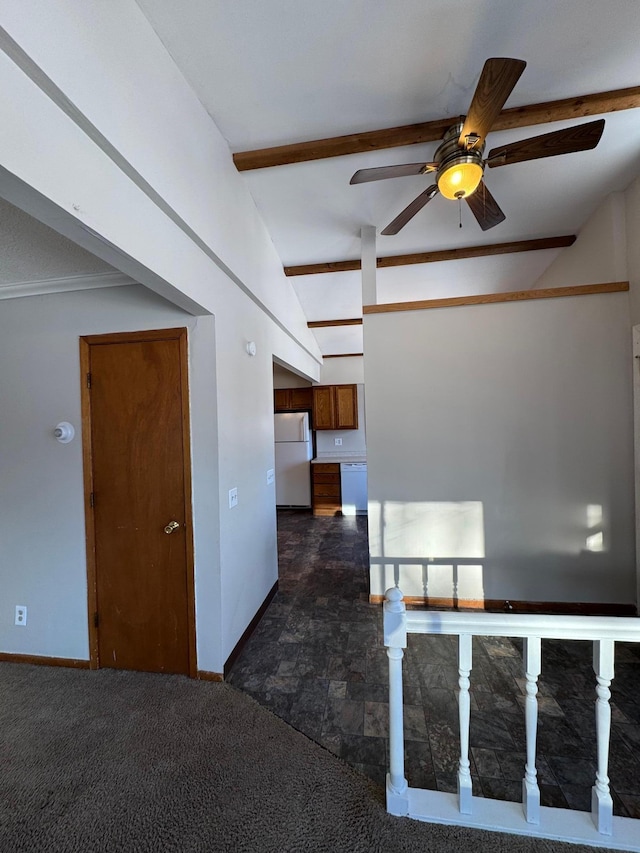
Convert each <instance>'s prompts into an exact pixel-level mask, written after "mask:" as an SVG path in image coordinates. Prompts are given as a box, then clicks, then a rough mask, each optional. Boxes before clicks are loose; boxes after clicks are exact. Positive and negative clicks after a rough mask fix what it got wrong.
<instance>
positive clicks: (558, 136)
mask: <svg viewBox="0 0 640 853" xmlns="http://www.w3.org/2000/svg"><path fill="white" fill-rule="evenodd" d="M526 64H527V63H526V62H524V61H523V60H521V59H508V58H503V57H497V58H492V59H487V61H486V62H485V64H484V67H483V69H482V74H481V75H480V80H479V81H478V85H477V86H476V90H475V92H474V94H473V98H472V99H471V104H470V106H469V112H468V113H467V115H466V117H464V116H461V118H460V121H459V122H458V123H456V124H454V125H453V126H452V127H450V128H449V130H447V132H446V133H445V135H444V139H443V140H442V142H441V143H440V145H439V146H438V148H437V149H436V152H435V154H434V159H433V162H431V163H405V164H402V165H399V166H379V167H377V168H374V169H360V170H359V171H357V172H356V173H355V174H354V175H353V177H352V178H351V181H350V183H351V184H362V183H365V182H367V181H381V180H383V179H385V178H400V177H404V176H405V175H423V174H425V173H427V172H435V173H436V183H435V184H432V185H431V186H430V187H428V188H427V189H426V190H425V191H424V192H422V193H420V195H419V196H418V197H417V198H415V199H414V200H413V201H412V202H411V204H409V205H407V207H405V209H404V210H403V211H401V212H400V213H399V214H398V215H397V216H396V218H395V219H394V220H393V222H390V223H389V225H387V227H386V228H385V229H384V230H383V231H382V232H381V233H382V234H397V233H398V231H400V229H401V228H404V226H405V225H406V224H407V222H409V220H410V219H412V218H413V217H414V216H415V215H416V213H418V211H419V210H422V208H423V207H424V206H425V205H426V204H427V203H428V202H430V201H431V199H432V198H435V196H437V195H438V194H441V195H443V196H444V197H445V198H448V199H464V200H465V201H466V203H467V204H468V205H469V207H470V209H471V212H472V213H473V215H474V216H475V218H476V220H477V222H478V225H479V226H480V227H481V228H482V230H483V231H487V230H488V229H489V228H493V227H495V226H496V225H499V224H500V222H502V221H503V220H504V219H505V215H504V213H503V212H502V210H501V209H500V206H499V205H498V203H497V202H496V200H495V199H494V197H493V196H492V195H491V193H490V192H489V190H488V189H487V186H486V184H485V182H484V180H483V175H484V168H485V166H489V167H490V168H495V167H497V166H508V165H509V164H511V163H523V162H525V161H526V160H537V159H540V158H541V157H554V156H555V155H557V154H571V153H573V152H574V151H587V150H589V149H591V148H595V147H596V145H597V144H598V142H599V141H600V137H601V136H602V131H603V130H604V119H598V120H597V121H590V122H587V123H586V124H580V125H578V126H576V127H569V128H566V129H565V130H556V131H553V132H552V133H545V134H543V135H542V136H533V137H530V138H529V139H523V140H521V141H520V142H512V143H511V144H510V145H502V146H500V147H498V148H492V149H491V151H489V154H488V155H487V157H486V158H484V159H483V154H484V146H485V138H486V135H487V133H489V131H490V130H491V127H492V125H493V123H494V122H495V120H496V119H497V118H498V116H499V115H500V112H501V110H502V107H503V106H504V104H505V102H506V100H507V98H508V97H509V95H510V94H511V92H512V91H513V88H514V86H515V85H516V83H517V82H518V80H519V78H520V75H521V74H522V72H523V71H524V69H525V67H526Z"/></svg>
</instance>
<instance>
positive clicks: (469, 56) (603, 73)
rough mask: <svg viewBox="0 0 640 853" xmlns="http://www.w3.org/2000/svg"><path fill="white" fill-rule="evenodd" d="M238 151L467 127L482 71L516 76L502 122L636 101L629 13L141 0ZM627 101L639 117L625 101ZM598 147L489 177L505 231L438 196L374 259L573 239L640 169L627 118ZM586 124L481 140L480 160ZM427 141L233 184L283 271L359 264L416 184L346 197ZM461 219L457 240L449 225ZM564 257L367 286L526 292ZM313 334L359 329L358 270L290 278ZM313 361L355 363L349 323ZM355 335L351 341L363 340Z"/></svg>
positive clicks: (421, 292)
mask: <svg viewBox="0 0 640 853" xmlns="http://www.w3.org/2000/svg"><path fill="white" fill-rule="evenodd" d="M138 3H139V5H140V7H141V8H142V10H143V11H144V13H145V14H146V15H147V17H148V19H149V20H150V22H151V23H152V25H153V26H154V28H155V29H156V32H157V33H158V34H159V36H160V38H161V39H162V41H163V42H164V44H165V46H166V47H167V49H168V50H169V52H170V53H171V55H172V56H173V58H174V59H175V61H176V63H177V64H178V66H179V67H180V68H181V70H182V71H183V73H184V75H185V76H186V78H187V79H188V80H189V81H190V83H191V85H192V86H193V88H194V89H195V90H196V92H197V94H198V96H199V97H200V99H201V101H202V102H203V104H204V105H205V106H206V108H207V109H208V111H209V113H210V114H211V116H212V117H213V119H214V120H215V122H216V124H217V125H218V127H219V128H220V130H221V131H222V133H223V134H224V136H225V137H226V139H227V140H228V142H229V146H230V148H231V151H232V152H234V153H238V152H246V151H254V150H256V149H264V148H270V147H273V146H283V145H289V144H291V143H298V142H304V141H311V140H322V139H326V138H328V137H335V136H339V135H345V134H361V133H363V132H366V131H373V130H378V129H381V128H390V127H396V126H404V125H410V124H414V123H422V122H428V121H433V120H436V119H443V118H447V117H453V116H457V115H461V114H465V113H466V111H467V108H468V106H469V103H470V101H471V98H472V95H473V92H474V89H475V86H476V84H477V81H478V78H479V75H480V72H481V70H482V67H483V64H484V61H485V59H487V57H491V56H509V57H515V58H520V59H523V60H525V61H526V63H527V67H526V69H525V71H524V73H523V75H522V77H521V78H520V80H519V82H518V83H517V85H516V87H515V89H514V91H513V93H512V95H511V96H510V98H509V99H508V101H507V103H506V105H505V108H510V107H520V106H524V105H529V104H538V103H541V102H550V101H556V100H558V99H565V98H575V97H576V96H582V95H587V94H593V93H599V92H604V91H610V90H618V89H624V88H628V87H637V86H638V85H639V84H640V51H638V47H637V36H638V33H639V32H640V4H638V3H637V2H635V0H610V2H608V3H606V4H603V3H602V2H597V0H540V2H535V3H532V2H530V0H526V2H522V1H521V0H395V1H394V2H393V3H390V2H387V3H385V2H379V0H323V2H320V3H312V2H305V0H302V1H301V0H269V2H268V3H256V2H254V0H235V2H234V3H224V2H221V0H218V2H211V0H191V2H190V3H189V4H188V6H187V7H185V6H184V4H180V8H177V6H176V4H175V3H174V2H173V0H138ZM633 102H634V103H640V100H638V92H636V93H635V101H633ZM604 117H605V119H606V126H605V131H604V134H603V137H602V139H601V141H600V144H599V146H598V147H597V148H596V149H595V150H593V151H585V152H581V153H574V154H569V155H564V156H560V157H555V158H549V159H545V160H538V161H534V162H529V163H520V164H514V165H512V166H509V167H507V168H503V169H494V170H490V171H488V173H487V175H486V183H487V186H488V187H489V188H490V190H491V192H492V193H493V195H494V196H495V198H496V199H497V200H498V202H499V204H500V206H501V207H502V209H503V211H504V213H505V214H506V220H505V221H504V222H503V223H501V224H500V225H498V226H497V227H495V228H493V229H491V230H489V231H487V232H482V231H481V230H480V228H479V227H478V225H477V223H476V221H475V219H474V218H473V216H472V215H471V212H470V210H469V209H468V208H467V206H466V205H464V204H463V205H462V209H461V210H459V204H458V202H447V201H445V200H444V199H443V198H436V199H434V200H433V201H432V202H431V203H430V204H429V205H428V206H427V207H426V208H425V209H424V210H422V211H421V212H420V213H418V214H417V215H416V216H415V217H414V218H413V219H412V220H411V221H410V222H409V224H408V225H407V226H406V227H405V228H404V229H403V230H402V231H401V232H400V233H399V234H398V235H397V236H393V237H383V236H381V237H378V239H377V254H378V255H379V256H388V255H399V254H405V253H422V252H428V251H435V250H443V249H455V248H457V247H465V246H467V247H468V246H476V245H487V244H494V243H504V242H510V241H521V240H530V239H539V238H544V237H549V236H553V237H556V236H560V235H570V234H577V233H579V231H580V228H581V226H582V225H583V224H584V222H585V221H586V219H587V218H588V217H589V215H590V214H591V213H592V212H593V211H594V209H595V208H596V207H597V206H598V205H599V203H600V202H601V201H602V200H603V199H604V198H605V197H606V196H607V195H608V194H609V193H611V192H614V191H619V190H623V189H624V188H625V187H626V186H627V185H628V184H629V183H630V182H631V180H632V179H633V178H634V177H635V176H636V175H637V174H638V172H639V171H640V109H638V108H635V109H630V110H621V111H617V112H612V113H608V114H606V115H605V116H604ZM588 120H590V119H584V118H579V119H573V120H571V119H569V120H566V119H565V120H563V121H559V122H554V123H553V124H538V125H536V126H535V127H518V128H515V129H512V130H504V131H497V132H493V133H490V134H489V137H488V144H487V150H489V148H490V147H493V146H495V145H498V144H502V143H509V142H513V141H515V140H519V139H523V138H526V137H529V136H533V135H537V134H541V133H546V132H549V131H550V130H556V129H558V128H562V127H567V126H570V125H572V124H579V123H580V122H582V121H588ZM437 144H438V143H437V142H435V141H431V142H425V143H421V144H414V145H410V146H404V147H395V148H391V149H388V150H384V149H382V150H375V151H363V152H360V153H355V154H350V155H346V156H338V157H331V158H324V159H318V160H308V161H306V162H299V163H290V164H287V165H279V166H270V167H267V168H261V169H255V170H249V171H244V172H243V175H244V177H245V180H246V181H247V184H248V186H249V189H250V190H251V192H252V194H253V196H254V198H255V201H256V204H257V205H258V208H259V209H260V211H261V213H262V216H263V217H264V220H265V222H266V224H267V227H268V228H269V230H270V233H271V235H272V238H273V242H274V244H275V247H276V249H277V251H278V252H279V254H280V257H281V258H282V262H283V265H284V266H286V267H288V266H293V265H305V264H311V263H318V262H333V261H340V260H344V259H354V258H355V259H357V258H359V256H360V230H361V228H362V226H364V225H372V226H375V227H376V228H377V229H378V233H379V231H380V230H381V229H382V228H383V227H384V226H386V225H387V224H388V223H389V222H390V220H391V219H393V218H394V217H395V216H396V214H397V213H399V211H400V210H401V209H402V208H404V207H405V205H407V204H408V203H409V202H410V201H411V199H412V198H414V197H415V196H416V195H418V193H419V192H421V191H422V190H424V189H425V188H426V187H427V186H428V185H429V184H431V183H433V180H432V179H430V177H429V176H428V175H424V176H422V175H418V176H412V177H403V178H397V179H393V180H386V181H380V182H376V183H368V184H362V185H359V186H350V185H349V179H350V178H351V175H352V174H353V173H354V172H355V171H356V170H357V169H364V168H371V167H374V166H381V165H388V164H395V163H412V162H419V161H422V160H424V161H425V162H427V161H429V160H430V159H432V156H433V153H434V150H435V148H436V147H437ZM460 215H461V217H462V228H460V227H459V217H460ZM560 251H563V250H562V249H549V250H545V251H537V252H534V251H531V252H526V253H521V254H504V255H498V256H495V257H490V258H483V259H481V260H478V259H473V260H464V261H454V262H442V263H436V264H429V265H423V264H419V265H412V266H405V267H392V268H389V269H385V270H380V271H379V283H380V288H381V293H382V295H383V301H401V300H406V299H415V298H422V299H424V298H429V297H430V295H434V296H442V295H447V294H450V295H457V294H458V293H459V292H468V290H469V287H470V284H469V282H470V281H473V285H472V287H473V289H474V291H475V292H482V291H483V290H485V291H486V290H492V289H497V290H499V289H511V290H513V289H524V288H526V287H530V286H531V285H532V284H533V283H534V282H535V280H536V279H537V278H538V276H539V275H540V274H541V273H542V272H543V270H544V269H545V268H546V267H547V266H548V265H549V263H551V261H552V260H553V259H554V258H555V257H556V256H557V254H558V252H560ZM292 281H293V283H294V286H295V288H296V290H297V292H298V295H299V297H300V300H301V302H302V305H303V308H304V309H305V311H306V313H307V316H308V318H309V320H311V321H321V320H331V319H337V318H357V317H359V316H361V298H360V280H359V273H358V272H357V271H356V272H353V271H352V272H340V273H331V274H316V275H309V276H307V275H303V276H296V277H295V278H294V279H292ZM316 335H317V337H318V340H319V343H320V345H321V348H322V349H323V352H325V353H331V352H355V351H361V348H362V344H361V329H360V328H359V327H357V326H343V327H336V328H329V329H327V328H321V329H318V330H316ZM359 336H360V337H359Z"/></svg>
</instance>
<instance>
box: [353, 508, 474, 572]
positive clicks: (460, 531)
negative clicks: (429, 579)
mask: <svg viewBox="0 0 640 853" xmlns="http://www.w3.org/2000/svg"><path fill="white" fill-rule="evenodd" d="M369 519H370V522H369V529H370V531H372V533H373V536H372V539H371V541H370V543H369V547H370V551H371V554H372V556H376V557H384V556H398V557H403V558H405V559H407V558H411V557H417V558H418V559H419V560H421V561H422V560H442V559H443V558H444V559H449V560H451V559H464V558H467V559H468V558H472V559H483V558H484V556H485V547H484V514H483V507H482V501H411V502H407V501H384V502H382V503H381V502H378V501H370V502H369Z"/></svg>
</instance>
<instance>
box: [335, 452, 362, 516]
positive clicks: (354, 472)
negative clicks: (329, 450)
mask: <svg viewBox="0 0 640 853" xmlns="http://www.w3.org/2000/svg"><path fill="white" fill-rule="evenodd" d="M340 486H341V489H342V514H343V515H366V514H367V463H366V462H341V463H340Z"/></svg>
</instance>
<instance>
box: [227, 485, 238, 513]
mask: <svg viewBox="0 0 640 853" xmlns="http://www.w3.org/2000/svg"><path fill="white" fill-rule="evenodd" d="M234 506H238V489H237V488H235V489H229V509H233V508H234Z"/></svg>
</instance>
